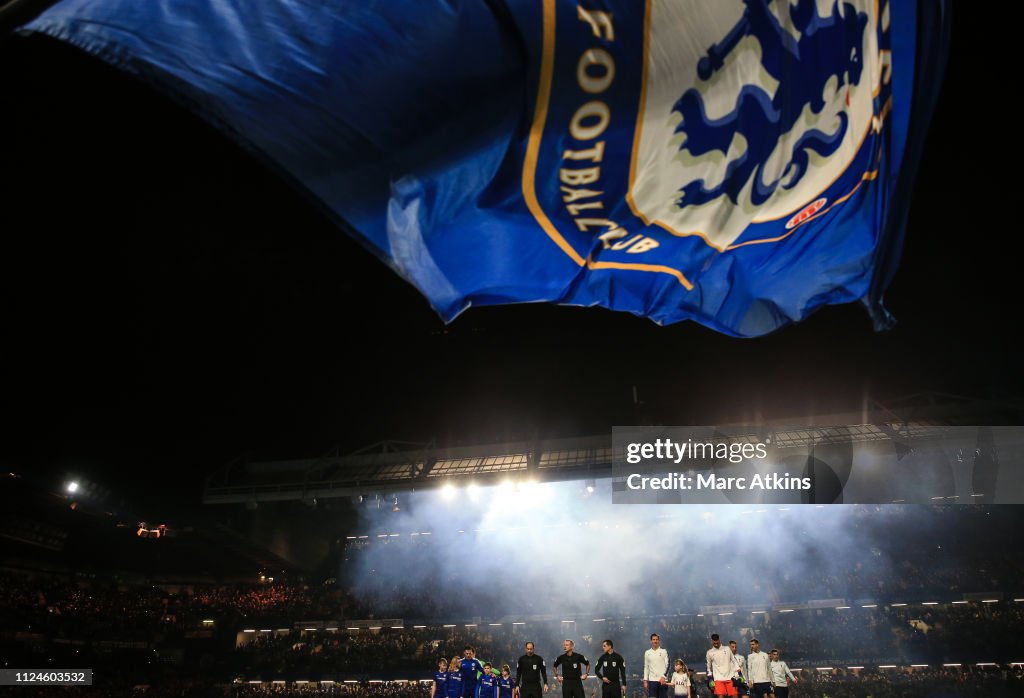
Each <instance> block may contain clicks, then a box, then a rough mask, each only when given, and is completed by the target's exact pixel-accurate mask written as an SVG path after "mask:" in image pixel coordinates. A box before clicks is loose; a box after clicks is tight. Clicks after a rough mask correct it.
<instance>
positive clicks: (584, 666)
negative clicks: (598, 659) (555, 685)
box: [555, 640, 590, 698]
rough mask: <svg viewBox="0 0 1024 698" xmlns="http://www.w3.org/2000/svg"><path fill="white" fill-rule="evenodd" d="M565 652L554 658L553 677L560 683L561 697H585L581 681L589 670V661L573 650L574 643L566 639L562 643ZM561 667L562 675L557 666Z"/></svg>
mask: <svg viewBox="0 0 1024 698" xmlns="http://www.w3.org/2000/svg"><path fill="white" fill-rule="evenodd" d="M562 646H563V647H564V648H565V652H563V653H562V654H560V655H558V659H556V660H555V678H556V679H558V682H559V683H560V684H562V698H586V695H585V694H584V693H583V681H584V679H586V678H587V674H588V672H589V671H590V662H589V661H587V658H586V657H584V656H583V655H582V654H576V653H575V652H573V648H574V647H575V646H576V643H575V642H573V641H572V640H566V641H565V642H563V643H562ZM559 667H562V675H561V676H559V675H558V668H559Z"/></svg>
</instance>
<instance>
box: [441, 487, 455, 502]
mask: <svg viewBox="0 0 1024 698" xmlns="http://www.w3.org/2000/svg"><path fill="white" fill-rule="evenodd" d="M441 497H442V498H443V499H444V500H445V501H448V502H450V501H452V500H453V499H455V486H454V485H445V486H444V487H442V488H441Z"/></svg>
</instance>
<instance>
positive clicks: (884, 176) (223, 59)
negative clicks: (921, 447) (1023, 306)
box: [26, 0, 948, 336]
mask: <svg viewBox="0 0 1024 698" xmlns="http://www.w3.org/2000/svg"><path fill="white" fill-rule="evenodd" d="M945 2H948V0H898V1H892V0H837V1H835V2H833V1H831V0H774V1H772V0H646V2H644V1H643V0H462V1H459V0H407V1H400V0H316V1H314V0H176V1H174V2H171V1H170V0H147V1H144V2H142V1H140V0H63V1H62V2H59V3H57V4H56V5H55V6H53V7H52V8H51V9H50V10H48V11H47V12H45V13H44V14H43V15H41V16H40V17H38V18H37V19H36V20H34V21H33V22H32V23H31V24H30V25H28V27H26V31H30V32H41V33H45V34H48V35H51V36H54V37H57V38H59V39H63V40H65V41H68V42H70V43H72V44H74V45H76V46H79V47H81V48H82V49H85V50H86V51H89V52H91V53H94V54H95V55H97V56H99V57H101V58H102V59H104V60H106V61H109V62H110V63H112V64H114V65H116V66H118V67H120V68H123V69H125V70H128V71H131V72H133V73H135V74H137V75H139V76H141V77H143V78H144V79H146V80H147V81H150V82H152V83H153V84H155V85H156V86H158V87H159V88H160V89H163V90H165V91H166V92H168V93H169V94H171V95H172V96H174V97H175V98H176V99H179V100H182V101H183V102H184V103H185V104H187V105H188V106H189V107H190V108H192V109H194V110H196V111H197V112H198V113H200V114H201V115H203V116H204V117H205V118H207V119H209V120H211V121H212V122H213V123H215V124H216V125H217V126H219V127H220V128H222V129H223V130H224V131H226V132H227V133H229V134H230V135H231V136H233V137H234V138H236V139H238V141H239V142H241V143H242V144H244V145H245V146H246V147H248V148H251V149H252V150H253V151H254V152H256V153H258V154H259V155H260V156H261V157H263V158H265V159H266V161H267V162H268V163H271V164H272V165H273V166H274V167H276V168H278V170H279V171H280V172H282V174H284V175H285V176H286V177H287V178H288V179H289V180H290V181H292V182H293V183H294V184H295V185H296V186H298V187H301V188H303V189H305V190H307V191H308V192H310V193H311V194H312V195H313V196H315V197H316V198H317V199H319V200H320V201H321V202H323V203H324V204H325V205H326V208H327V209H328V210H329V211H331V212H332V214H333V215H334V216H335V217H336V219H337V221H338V223H339V225H341V226H342V227H343V228H344V229H346V230H347V231H349V232H350V233H351V234H353V235H355V236H357V237H358V238H359V239H361V240H362V241H364V242H365V243H366V244H367V245H368V246H369V247H370V248H371V249H372V250H373V251H374V252H375V253H376V254H377V255H378V256H380V257H381V258H382V259H383V260H385V261H387V262H388V263H389V264H390V265H391V266H392V267H393V268H394V269H395V270H396V271H397V272H398V273H399V274H401V275H402V276H403V277H404V278H406V279H408V280H409V281H410V282H411V283H413V284H414V285H415V286H416V287H417V288H419V289H420V290H421V291H422V292H423V293H424V294H425V295H426V297H427V298H428V299H429V300H430V302H431V304H432V305H433V306H434V308H435V309H436V310H437V311H438V312H439V313H440V314H441V315H442V316H443V317H444V318H445V319H451V318H454V317H455V316H456V315H458V314H459V313H460V312H462V311H463V310H465V309H466V308H468V307H469V306H471V305H473V304H480V305H490V304H497V303H516V302H527V301H550V302H557V303H567V304H573V305H588V306H589V305H601V306H605V307H608V308H612V309H616V310H624V311H628V312H631V313H635V314H638V315H644V316H647V317H650V318H652V319H653V320H655V321H656V322H659V323H671V322H677V321H680V320H686V319H693V320H696V321H698V322H700V323H702V324H704V325H707V326H709V327H712V328H714V329H716V330H719V331H721V332H725V333H728V334H733V335H738V336H755V335H760V334H764V333H766V332H770V331H772V330H774V329H776V328H778V327H780V326H782V325H784V324H786V323H789V322H792V321H796V320H799V319H801V318H804V317H806V316H807V315H808V313H810V312H812V311H813V310H815V309H816V308H818V307H821V306H823V305H829V304H837V303H846V302H851V301H856V300H863V301H865V302H866V303H867V304H868V306H869V308H871V309H872V311H873V314H874V315H875V317H876V321H877V322H878V323H879V324H884V323H885V319H886V318H885V313H884V309H883V308H882V307H881V298H882V293H883V292H884V289H885V287H886V285H887V284H888V282H889V280H890V278H891V276H892V274H893V271H894V269H895V264H896V262H897V261H898V256H899V250H900V245H901V240H902V230H903V225H904V221H905V217H906V208H907V206H908V201H909V190H910V180H911V179H912V174H913V170H914V167H915V164H916V159H917V155H918V151H919V150H920V147H921V142H922V135H921V134H922V133H923V131H924V127H925V125H926V123H927V119H928V117H929V116H930V112H931V108H932V105H933V103H934V96H935V93H936V92H937V89H938V80H937V78H936V77H935V76H936V75H938V74H940V73H941V68H942V62H943V60H944V55H945V45H944V44H945V34H944V27H946V26H948V22H947V20H946V12H947V9H948V8H947V7H946V5H945ZM912 119H913V123H914V130H913V131H912V130H910V123H911V120H912ZM368 292H369V293H372V292H373V291H372V289H369V290H368ZM341 300H344V299H341Z"/></svg>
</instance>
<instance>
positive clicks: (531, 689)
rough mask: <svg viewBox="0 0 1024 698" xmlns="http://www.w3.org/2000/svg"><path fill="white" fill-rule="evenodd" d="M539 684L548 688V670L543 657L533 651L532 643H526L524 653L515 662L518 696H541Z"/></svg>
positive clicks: (520, 697)
mask: <svg viewBox="0 0 1024 698" xmlns="http://www.w3.org/2000/svg"><path fill="white" fill-rule="evenodd" d="M541 684H543V685H544V690H545V691H547V690H548V670H547V669H546V668H545V667H544V658H543V657H541V656H540V655H539V654H534V653H533V643H532V642H527V643H526V654H524V655H523V656H522V657H520V658H519V663H518V664H516V688H517V689H518V690H519V698H541Z"/></svg>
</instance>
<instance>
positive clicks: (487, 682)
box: [477, 662, 498, 698]
mask: <svg viewBox="0 0 1024 698" xmlns="http://www.w3.org/2000/svg"><path fill="white" fill-rule="evenodd" d="M477 698H498V677H497V676H495V675H494V670H493V668H492V667H491V663H490V662H484V675H483V676H481V677H480V686H479V687H478V688H477Z"/></svg>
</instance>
